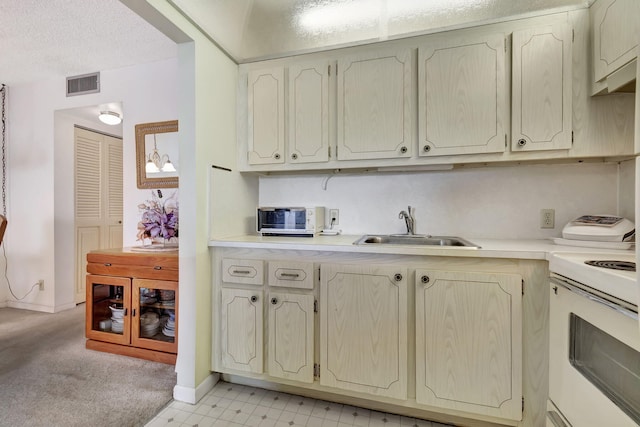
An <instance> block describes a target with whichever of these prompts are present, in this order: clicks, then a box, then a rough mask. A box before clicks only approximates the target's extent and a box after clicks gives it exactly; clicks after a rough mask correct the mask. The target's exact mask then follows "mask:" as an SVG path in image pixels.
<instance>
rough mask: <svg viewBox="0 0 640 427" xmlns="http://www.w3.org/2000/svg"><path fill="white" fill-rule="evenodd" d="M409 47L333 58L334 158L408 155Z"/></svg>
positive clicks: (410, 132)
mask: <svg viewBox="0 0 640 427" xmlns="http://www.w3.org/2000/svg"><path fill="white" fill-rule="evenodd" d="M411 70H412V67H411V52H410V50H409V49H403V50H399V51H394V52H390V53H386V54H381V53H363V54H361V55H358V56H350V57H347V58H343V59H340V60H338V70H337V77H338V82H337V86H338V94H337V103H338V119H337V128H338V156H337V157H338V160H358V159H381V158H396V157H411V154H412V152H413V144H414V143H413V120H412V117H413V114H414V111H415V110H414V109H413V108H412V96H411V94H412V81H411V79H412V73H411Z"/></svg>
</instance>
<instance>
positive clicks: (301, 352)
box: [268, 292, 314, 383]
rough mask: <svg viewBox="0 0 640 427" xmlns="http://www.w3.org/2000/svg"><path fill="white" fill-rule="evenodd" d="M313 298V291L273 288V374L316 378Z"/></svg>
mask: <svg viewBox="0 0 640 427" xmlns="http://www.w3.org/2000/svg"><path fill="white" fill-rule="evenodd" d="M313 302H314V298H313V295H311V294H291V293H284V292H269V301H268V303H269V308H268V311H269V352H268V373H269V375H270V376H272V377H278V378H285V379H288V380H294V381H301V382H305V383H312V382H313V356H314V354H313V333H314V322H313V318H314V312H313Z"/></svg>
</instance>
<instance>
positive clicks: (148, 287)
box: [131, 279, 178, 354]
mask: <svg viewBox="0 0 640 427" xmlns="http://www.w3.org/2000/svg"><path fill="white" fill-rule="evenodd" d="M131 344H133V345H134V346H135V347H141V348H148V349H150V350H158V351H164V352H166V353H174V354H175V353H177V352H178V282H169V281H165V280H148V279H133V281H132V296H131Z"/></svg>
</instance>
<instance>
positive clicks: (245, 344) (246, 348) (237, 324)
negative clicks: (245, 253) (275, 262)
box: [220, 288, 263, 374]
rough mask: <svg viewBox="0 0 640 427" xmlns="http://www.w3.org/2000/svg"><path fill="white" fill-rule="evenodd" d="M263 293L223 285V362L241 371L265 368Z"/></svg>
mask: <svg viewBox="0 0 640 427" xmlns="http://www.w3.org/2000/svg"><path fill="white" fill-rule="evenodd" d="M262 299H263V293H262V291H261V290H253V289H229V288H223V289H222V307H221V322H220V324H221V328H222V335H221V339H222V342H221V345H220V347H221V350H222V364H223V366H225V367H227V368H231V369H235V370H238V371H245V372H253V373H256V374H259V373H262V371H263V334H262V330H263V321H262V316H263V314H262V312H263V308H262V307H263V301H262Z"/></svg>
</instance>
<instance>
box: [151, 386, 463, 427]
mask: <svg viewBox="0 0 640 427" xmlns="http://www.w3.org/2000/svg"><path fill="white" fill-rule="evenodd" d="M165 426H184V427H186V426H192V427H240V426H253V427H292V426H307V427H348V426H363V427H450V426H447V425H445V424H440V423H437V422H432V421H425V420H420V419H416V418H410V417H403V416H400V415H394V414H388V413H384V412H377V411H371V410H369V409H364V408H358V407H355V406H349V405H342V404H339V403H333V402H327V401H324V400H316V399H310V398H307V397H301V396H296V395H294V394H287V393H281V392H276V391H270V390H264V389H260V388H254V387H248V386H243V385H237V384H230V383H227V382H223V381H220V382H219V383H217V384H216V385H215V387H214V388H213V389H212V390H211V391H210V392H209V393H207V395H206V396H205V397H203V398H202V399H201V400H200V402H198V403H197V404H196V405H190V404H188V403H183V402H176V401H173V402H171V403H169V404H168V405H167V407H166V408H164V409H163V410H162V411H161V412H160V413H159V414H158V415H156V417H155V418H154V419H153V420H151V421H150V422H149V423H147V424H146V427H165Z"/></svg>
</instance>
